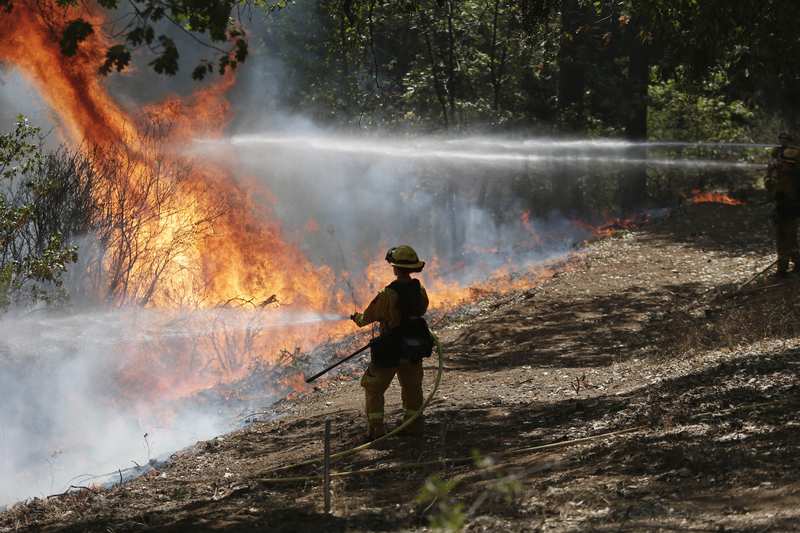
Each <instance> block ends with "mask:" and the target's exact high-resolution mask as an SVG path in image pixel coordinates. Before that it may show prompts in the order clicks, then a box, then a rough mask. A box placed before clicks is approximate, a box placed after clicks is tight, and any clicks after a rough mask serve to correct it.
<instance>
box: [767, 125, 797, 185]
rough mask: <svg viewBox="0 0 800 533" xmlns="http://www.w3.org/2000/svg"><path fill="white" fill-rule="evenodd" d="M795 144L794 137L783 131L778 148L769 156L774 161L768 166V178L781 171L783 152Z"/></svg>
mask: <svg viewBox="0 0 800 533" xmlns="http://www.w3.org/2000/svg"><path fill="white" fill-rule="evenodd" d="M792 142H794V140H793V139H792V136H791V135H789V134H788V133H786V132H785V131H782V132H780V133H779V134H778V143H779V144H778V146H776V147H775V148H773V149H772V151H771V152H770V154H769V156H770V157H771V158H772V161H771V162H770V163H769V165H767V176H773V175H774V174H777V171H779V170H780V169H781V156H782V155H783V151H784V150H786V149H787V148H789V146H790V145H791V144H792Z"/></svg>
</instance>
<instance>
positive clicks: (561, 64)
mask: <svg viewBox="0 0 800 533" xmlns="http://www.w3.org/2000/svg"><path fill="white" fill-rule="evenodd" d="M0 7H2V8H4V9H5V11H4V13H5V14H4V15H3V16H4V17H11V18H13V17H14V16H15V12H14V10H15V9H16V10H17V13H16V16H19V10H20V9H24V10H26V11H25V13H26V14H25V16H30V17H41V18H42V20H44V21H45V22H46V24H47V27H48V28H49V29H50V31H51V36H52V38H53V39H54V40H55V41H57V42H58V43H59V46H60V48H61V52H62V54H63V56H64V61H66V62H69V61H70V60H71V59H72V58H73V57H75V56H76V54H79V52H80V51H81V49H82V47H83V48H89V49H92V51H93V52H94V53H96V54H97V55H98V58H99V60H98V61H97V68H98V70H99V71H100V72H101V73H102V74H103V75H106V76H110V78H109V80H113V78H114V76H117V77H119V76H120V75H119V74H116V73H115V71H121V72H123V73H124V71H126V70H131V69H132V68H133V69H134V71H136V70H142V68H143V67H144V68H145V69H150V68H152V69H153V70H154V71H155V72H156V73H157V74H158V79H159V80H160V81H158V82H157V83H155V86H157V87H158V88H159V90H160V89H162V88H164V87H172V88H175V89H178V88H179V87H181V86H186V83H187V80H188V77H189V72H191V77H192V78H193V79H194V80H195V81H193V82H190V83H191V84H200V83H204V82H202V81H201V80H203V79H204V78H206V79H207V78H208V77H213V75H214V73H220V74H224V73H225V71H226V70H228V69H236V68H239V69H240V70H244V69H245V67H244V66H243V65H244V64H246V65H247V67H246V72H242V74H241V76H242V77H244V78H245V79H246V80H249V81H247V83H248V84H249V85H250V86H251V87H253V86H257V87H258V90H251V91H249V96H238V97H237V96H234V101H233V106H234V107H237V106H238V107H239V108H240V109H244V110H246V109H247V108H248V107H252V106H253V105H256V102H257V105H258V107H259V109H260V110H261V111H263V112H264V113H269V111H270V110H273V111H274V112H275V113H276V114H280V115H281V116H287V115H288V116H294V117H303V118H306V119H308V120H310V121H312V122H313V123H315V124H316V125H321V126H322V127H324V128H328V129H329V130H333V131H342V132H350V133H352V132H357V133H358V135H361V136H362V137H364V136H370V135H380V136H395V137H396V136H402V137H414V136H421V135H434V136H440V137H442V138H446V139H459V138H468V137H469V136H472V135H495V136H497V135H499V136H503V137H504V138H514V139H528V138H533V137H538V138H548V139H556V140H559V139H560V140H565V141H567V143H566V144H561V145H558V146H557V151H555V152H551V153H550V154H549V155H548V156H549V157H550V158H557V159H561V160H562V161H564V162H569V161H570V160H571V159H572V158H579V157H580V155H578V154H577V153H576V151H575V150H572V149H571V148H570V144H569V143H570V142H575V145H574V146H578V141H586V140H589V141H591V140H603V141H608V140H612V141H621V142H623V143H626V142H627V143H629V144H621V145H619V146H622V149H623V152H622V153H619V152H618V153H617V154H616V155H615V157H617V158H624V159H628V160H630V161H639V162H640V164H629V165H626V166H625V167H624V168H622V169H620V168H614V169H611V170H609V169H608V168H604V167H602V166H601V165H597V166H596V167H595V168H593V169H590V170H587V169H585V168H581V169H578V170H576V169H575V168H572V167H570V166H569V165H561V166H560V167H558V168H552V169H551V170H550V171H548V172H546V173H543V172H539V173H536V172H524V173H519V175H517V176H514V177H513V178H512V179H511V181H510V183H511V187H512V189H513V193H514V196H515V198H518V199H522V201H523V202H524V203H525V204H526V207H527V208H528V209H529V210H530V212H531V214H532V215H534V216H544V215H545V214H546V213H547V212H549V211H550V210H552V209H554V208H555V209H557V210H559V211H560V212H562V213H563V214H565V215H567V216H575V217H587V216H599V215H603V216H608V215H609V214H618V215H620V214H622V215H624V214H626V213H632V212H635V211H637V210H641V209H642V207H643V206H648V205H649V206H654V205H660V206H663V205H667V204H669V203H671V202H674V201H676V199H678V198H680V197H681V196H685V195H686V194H687V193H688V191H691V190H694V189H703V190H707V189H714V188H717V189H728V190H733V189H736V188H741V186H742V183H743V182H742V179H744V183H747V184H748V185H750V186H752V185H753V183H752V181H753V173H752V168H748V167H747V164H748V163H749V164H753V163H763V162H765V161H766V158H765V155H766V153H768V150H766V149H764V148H763V144H762V143H772V142H773V141H774V139H775V138H776V135H777V133H778V132H779V131H780V130H787V131H792V130H795V129H796V125H797V107H798V89H797V87H798V84H797V81H798V80H797V78H798V73H797V68H796V67H795V62H793V61H788V60H787V58H790V57H793V56H795V55H796V54H795V51H796V49H797V47H798V39H797V37H796V34H795V33H794V32H793V31H792V28H791V25H790V24H788V23H787V16H786V8H785V5H784V4H783V3H781V2H772V1H766V2H763V1H762V2H756V1H747V2H743V3H742V2H739V3H735V4H733V3H730V2H722V1H718V0H712V1H707V2H700V3H697V2H693V1H679V2H662V1H649V2H639V1H630V0H624V1H583V0H560V1H554V0H524V1H521V2H510V1H504V0H461V1H453V0H436V1H428V0H419V1H416V0H411V1H408V2H378V1H373V0H369V1H353V0H343V1H338V0H337V1H328V0H319V1H317V2H284V1H281V2H275V3H268V2H263V1H243V2H231V1H229V0H224V1H221V0H204V1H203V2H192V3H189V2H186V3H182V2H172V3H166V2H160V1H155V0H146V1H143V2H135V3H132V4H130V5H129V6H128V5H121V4H119V3H118V2H114V1H108V0H106V1H103V2H100V3H99V5H95V4H83V3H79V2H77V1H74V2H68V1H59V2H56V3H55V4H54V5H51V4H46V3H44V2H35V1H33V0H28V1H27V2H16V3H12V2H11V1H10V0H3V1H2V2H0ZM98 10H99V11H101V12H105V11H107V12H108V13H107V15H108V16H107V17H106V18H105V20H106V21H107V22H106V23H98V22H96V20H97V19H92V18H90V17H88V15H87V13H94V14H95V15H96V13H97V11H98ZM7 20H9V19H8V18H7ZM100 33H102V34H103V35H104V36H105V37H107V38H110V41H92V36H93V35H96V34H100ZM98 42H100V43H107V42H111V43H112V44H111V45H107V44H98ZM145 64H146V65H147V66H146V67H145ZM6 66H7V67H8V66H10V65H6ZM151 77H152V76H151ZM122 83H126V82H124V81H123V82H122ZM127 83H128V85H131V84H130V82H127ZM109 85H110V86H111V87H112V88H113V85H114V82H113V81H111V82H110V84H109ZM139 86H140V87H141V84H140V85H139ZM7 111H8V110H7V109H6V112H7ZM259 115H260V114H259ZM237 116H239V117H240V118H239V119H238V121H239V124H238V125H239V126H241V125H242V123H244V124H245V125H247V120H248V117H250V118H251V119H252V115H248V113H246V112H244V113H237ZM251 126H253V124H251ZM8 128H9V125H5V126H4V129H5V130H6V131H7V130H8ZM26 128H27V129H26ZM156 129H157V128H156ZM35 136H36V130H35V128H32V127H31V125H30V124H27V123H25V124H21V125H20V126H18V128H17V131H16V132H14V134H13V135H12V134H8V135H6V136H5V137H4V139H5V140H4V143H5V144H4V145H3V147H2V149H3V150H4V159H3V160H2V162H0V164H2V169H3V170H4V172H5V176H4V177H6V178H12V177H13V176H14V174H19V175H21V176H25V177H24V178H23V179H22V180H17V181H18V182H20V181H23V182H25V183H28V184H29V186H28V187H23V188H14V187H11V188H10V190H9V191H7V193H6V195H5V205H4V207H3V209H4V217H5V223H4V224H3V227H4V232H5V233H6V235H5V236H4V238H3V239H2V242H3V245H4V250H3V259H2V267H3V269H4V270H3V272H4V274H3V283H4V285H5V286H6V287H7V288H8V289H7V290H6V291H5V292H6V294H10V293H9V290H10V291H11V292H12V293H14V294H16V295H17V296H14V297H13V298H9V297H8V296H7V297H6V305H8V303H9V302H10V301H11V300H13V299H14V298H18V299H19V297H20V294H22V293H25V296H23V297H22V299H23V300H24V299H26V298H30V297H33V298H34V299H39V298H45V300H47V301H49V302H51V303H52V302H55V301H57V300H58V299H59V298H61V297H63V296H64V293H65V291H64V290H63V289H59V290H60V291H61V293H62V295H61V297H58V296H55V292H56V291H54V290H53V289H52V287H51V288H50V289H47V288H46V287H47V286H50V285H52V284H53V282H56V283H55V285H56V286H57V285H58V284H59V278H60V275H59V273H63V272H65V271H66V268H65V263H68V262H70V261H74V260H77V256H76V255H75V254H74V251H75V248H74V247H75V245H76V240H75V238H76V237H77V236H78V235H82V234H85V233H86V232H87V230H95V231H96V230H97V229H98V228H102V227H105V228H107V229H108V231H107V233H108V236H107V239H106V240H113V239H114V237H113V236H111V233H113V231H115V230H113V228H118V227H119V225H120V224H119V221H112V220H108V219H106V220H102V218H103V216H104V215H103V214H102V213H101V212H102V209H100V207H99V205H98V203H97V201H96V199H97V197H98V196H99V195H98V194H96V193H91V192H90V189H91V187H92V186H89V185H87V184H88V183H89V182H92V183H94V185H93V186H94V187H100V188H102V187H103V186H102V185H98V184H99V183H102V182H103V179H100V180H97V179H88V178H87V174H86V172H89V173H91V174H92V175H102V176H110V175H116V174H119V172H120V169H115V168H112V167H113V166H114V165H113V161H114V160H115V159H119V158H115V157H112V156H111V152H113V151H115V150H120V148H110V149H104V150H107V151H105V152H104V153H105V155H103V156H98V154H97V150H98V147H97V146H93V147H89V146H83V147H82V148H79V149H67V148H66V147H63V146H62V147H61V149H58V150H55V151H53V152H52V153H50V154H49V155H46V156H45V155H44V154H41V153H38V152H36V153H34V152H32V151H31V150H30V149H28V150H27V151H26V150H23V149H21V148H22V146H23V145H25V144H26V143H29V146H34V145H36V144H37V143H36V141H35ZM12 137H13V139H16V140H15V141H14V142H12ZM148 142H151V143H153V150H155V151H158V150H159V148H158V145H159V144H160V143H163V142H165V137H164V136H163V135H160V134H155V135H151V136H149V141H148ZM355 142H358V140H357V139H356V140H355ZM14 143H16V144H14ZM20 143H21V144H20ZM647 143H649V144H647ZM748 144H750V145H753V144H755V145H758V144H762V146H761V147H760V149H758V150H753V149H748V148H747V145H748ZM91 151H95V153H94V155H91V156H90V155H89V153H90V152H91ZM30 154H34V155H30ZM28 155H30V157H28ZM648 158H649V159H650V160H651V161H652V160H657V159H674V160H703V161H709V160H710V161H718V162H721V163H731V164H736V163H739V164H744V166H742V167H741V168H740V169H739V170H738V171H737V170H736V167H735V166H728V167H725V166H717V167H714V166H705V167H687V168H680V167H678V168H674V167H673V168H665V167H659V166H654V165H649V166H648V165H645V164H644V161H645V160H646V159H648ZM29 159H36V162H35V165H33V166H31V165H30V164H28V163H29ZM14 161H17V162H22V163H25V164H22V165H20V166H13V165H12V163H14ZM98 161H102V162H103V163H100V164H98ZM26 164H28V166H26ZM100 167H104V168H103V169H102V170H99V169H100ZM82 174H83V177H81V175H82ZM600 174H603V175H604V176H603V178H604V179H602V180H598V179H596V178H597V177H598V175H600ZM108 179H112V181H113V178H106V182H107V183H108V181H107V180H108ZM491 188H492V185H491V178H490V175H489V174H488V173H487V174H486V175H484V176H483V177H481V178H478V179H476V180H474V182H469V183H466V184H465V183H463V182H457V181H456V180H450V181H448V185H447V186H446V187H444V188H443V190H442V191H440V192H439V193H438V194H440V195H441V196H442V198H443V200H444V201H445V203H447V202H448V201H449V200H448V199H450V198H453V197H455V196H456V195H465V194H466V195H469V196H471V197H473V199H474V201H475V202H476V204H477V206H478V207H479V208H484V209H489V210H491V211H492V212H493V213H494V216H495V217H498V218H500V219H502V218H503V217H505V216H508V213H506V209H505V206H504V205H503V202H502V197H501V196H498V195H496V194H495V195H494V196H493V195H492V191H491ZM46 190H49V191H50V192H48V193H47V194H45V192H46ZM59 191H60V192H59ZM106 196H107V195H106ZM493 198H494V200H493ZM118 201H119V200H118ZM491 204H494V205H491ZM217 207H220V208H221V206H217ZM54 213H60V214H59V215H55V214H54ZM217 216H220V215H219V213H216V214H215V213H208V217H207V218H206V220H205V221H204V222H203V223H202V224H200V226H197V225H192V227H190V228H188V229H187V235H192V236H193V237H192V238H194V237H197V236H198V235H201V234H203V232H204V231H206V230H207V228H208V224H209V223H210V222H209V221H213V220H214V219H215V217H217ZM514 216H516V214H515V215H514ZM34 221H36V222H34ZM101 233H102V232H101ZM184 237H186V236H184ZM101 240H102V239H101ZM48 254H49V255H48ZM100 257H101V258H102V251H101V253H100ZM121 261H122V262H123V263H125V264H120V263H119V261H118V264H116V265H115V266H112V267H107V268H109V269H110V270H112V271H113V270H116V271H118V272H119V271H125V270H126V269H129V268H130V265H132V263H133V262H132V260H130V258H128V259H126V260H121ZM102 262H103V261H102V260H100V261H99V262H98V264H100V263H102ZM106 263H108V262H107V261H106ZM112 263H113V261H112ZM107 274H108V273H107ZM110 275H111V278H112V281H111V287H110V288H109V289H107V290H103V291H99V292H98V291H94V294H95V295H98V294H100V293H102V296H100V298H101V299H102V298H110V299H111V300H112V301H116V303H117V304H120V303H121V302H122V300H124V299H125V298H121V297H120V294H121V293H123V292H125V287H126V283H124V282H122V281H120V280H119V279H117V280H116V281H115V280H114V273H113V272H112V273H111V274H110ZM103 277H104V278H106V279H107V278H108V275H105V276H103ZM123 277H124V276H123ZM117 278H119V275H118V276H117ZM84 281H85V280H84ZM37 283H38V285H36V284H37ZM34 285H36V286H34ZM117 285H120V287H121V288H120V287H117ZM76 286H77V285H76V284H75V283H73V289H72V292H73V293H74V292H75V287H76ZM23 287H27V290H25V291H23V290H22V289H23ZM43 287H44V288H43ZM66 292H69V291H66ZM126 297H129V295H128V296H126ZM135 300H136V301H134V302H133V303H138V304H141V303H146V302H147V300H148V295H146V294H145V295H138V296H137V297H136V298H135Z"/></svg>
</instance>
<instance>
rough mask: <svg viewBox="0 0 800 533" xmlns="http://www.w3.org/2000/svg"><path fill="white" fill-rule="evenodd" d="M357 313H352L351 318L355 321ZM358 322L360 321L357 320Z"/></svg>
mask: <svg viewBox="0 0 800 533" xmlns="http://www.w3.org/2000/svg"><path fill="white" fill-rule="evenodd" d="M356 314H357V313H353V314H352V315H350V320H352V321H353V322H356ZM356 324H358V322H356Z"/></svg>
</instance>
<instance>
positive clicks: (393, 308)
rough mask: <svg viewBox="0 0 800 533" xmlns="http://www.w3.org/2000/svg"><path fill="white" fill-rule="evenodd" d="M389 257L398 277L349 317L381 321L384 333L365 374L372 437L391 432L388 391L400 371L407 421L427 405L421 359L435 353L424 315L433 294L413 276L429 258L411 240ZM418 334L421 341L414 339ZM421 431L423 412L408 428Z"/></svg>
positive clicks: (363, 323) (392, 250) (364, 321)
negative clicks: (386, 410)
mask: <svg viewBox="0 0 800 533" xmlns="http://www.w3.org/2000/svg"><path fill="white" fill-rule="evenodd" d="M386 261H387V262H388V263H389V264H390V265H391V266H392V269H393V272H394V275H395V278H396V279H395V281H393V282H392V283H391V284H390V285H388V286H387V287H385V288H383V289H381V290H380V291H379V292H378V294H377V295H376V296H375V298H374V299H373V300H372V302H371V303H370V304H369V306H368V307H367V309H366V310H365V311H364V312H363V313H355V314H353V315H351V316H350V318H351V319H352V320H353V322H355V323H356V324H357V325H358V326H359V327H364V326H366V325H368V324H372V323H373V322H376V321H377V322H379V324H380V338H379V339H378V342H377V343H376V344H374V345H373V346H372V347H371V358H370V363H369V367H368V368H367V370H366V372H364V376H363V377H362V378H361V386H362V387H364V394H365V399H366V405H365V414H366V416H367V441H371V440H374V439H376V438H378V437H381V436H383V435H385V434H386V426H385V424H384V412H383V409H384V393H385V392H386V390H387V389H388V388H389V385H390V384H391V383H392V379H394V376H395V374H396V375H397V380H398V382H399V383H400V389H401V397H402V401H403V420H404V421H405V420H408V419H409V418H411V417H412V416H413V415H414V414H415V413H416V412H417V410H418V409H420V408H421V407H422V403H423V398H422V396H423V395H422V358H423V357H427V356H429V355H430V354H431V350H432V346H433V345H432V342H431V340H430V335H429V332H428V326H427V324H426V323H425V320H424V319H423V318H422V315H424V314H425V312H426V311H427V310H428V293H427V292H426V291H425V287H423V286H422V285H421V284H420V282H419V280H417V279H414V278H412V277H411V274H413V273H415V272H421V271H422V268H423V267H424V266H425V263H424V262H422V261H420V260H419V257H418V256H417V252H415V251H414V249H413V248H411V247H410V246H407V245H402V246H397V247H396V248H390V249H389V250H388V251H387V252H386ZM413 338H416V339H417V341H418V342H417V341H414V342H411V340H412V339H413ZM415 343H416V344H415ZM420 343H421V345H420ZM426 343H427V344H426ZM421 430H422V416H419V417H418V418H416V419H415V420H414V422H412V423H411V425H409V426H408V427H406V428H405V429H404V431H405V432H406V433H407V434H412V435H413V434H417V433H420V432H421Z"/></svg>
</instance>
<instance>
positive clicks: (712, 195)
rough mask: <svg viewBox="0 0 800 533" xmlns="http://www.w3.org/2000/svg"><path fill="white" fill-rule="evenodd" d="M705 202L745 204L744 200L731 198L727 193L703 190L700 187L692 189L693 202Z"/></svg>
mask: <svg viewBox="0 0 800 533" xmlns="http://www.w3.org/2000/svg"><path fill="white" fill-rule="evenodd" d="M703 202H713V203H718V204H728V205H745V204H744V202H740V201H739V200H737V199H735V198H731V197H730V196H728V195H727V194H725V193H721V192H701V191H700V190H699V189H694V190H692V203H695V204H699V203H703Z"/></svg>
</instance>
